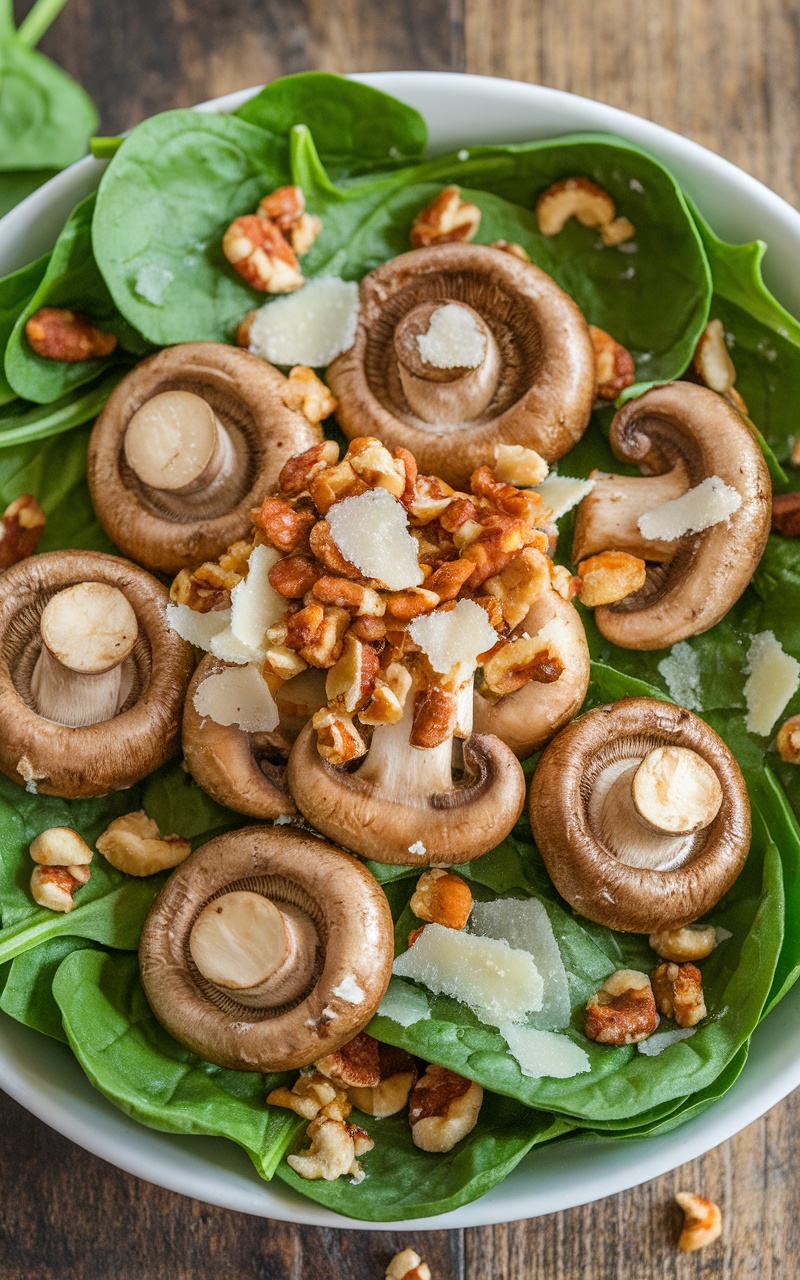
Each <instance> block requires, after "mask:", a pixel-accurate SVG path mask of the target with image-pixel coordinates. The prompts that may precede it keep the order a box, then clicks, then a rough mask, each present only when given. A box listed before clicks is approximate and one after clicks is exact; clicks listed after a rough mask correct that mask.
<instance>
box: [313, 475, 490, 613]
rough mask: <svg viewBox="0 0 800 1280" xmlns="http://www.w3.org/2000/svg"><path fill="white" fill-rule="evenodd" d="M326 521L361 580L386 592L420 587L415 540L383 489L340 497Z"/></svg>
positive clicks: (397, 505)
mask: <svg viewBox="0 0 800 1280" xmlns="http://www.w3.org/2000/svg"><path fill="white" fill-rule="evenodd" d="M327 519H328V523H329V525H330V529H331V537H332V538H333V541H334V542H335V543H336V546H337V547H338V549H339V551H341V553H342V555H343V556H344V558H345V559H346V560H349V561H350V563H351V564H354V565H355V566H356V568H357V569H360V571H361V573H363V575H364V577H365V578H374V579H376V580H377V581H378V582H381V583H382V584H383V585H384V586H385V587H386V588H387V589H388V590H389V591H403V590H405V588H406V587H418V586H420V585H421V583H422V582H423V580H424V574H423V572H422V570H421V569H420V567H419V560H418V559H417V551H418V544H417V540H416V538H413V537H412V536H411V534H410V533H409V530H408V516H407V515H406V512H405V510H404V508H403V507H402V506H401V505H400V503H399V502H398V501H397V499H396V498H393V497H392V495H391V494H390V493H389V492H388V490H387V489H367V491H366V493H359V494H356V496H355V497H353V498H343V499H342V501H341V502H336V503H334V505H333V506H332V507H331V509H330V510H329V512H328V516H327ZM479 607H480V606H479ZM485 616H486V615H485V614H484V617H485Z"/></svg>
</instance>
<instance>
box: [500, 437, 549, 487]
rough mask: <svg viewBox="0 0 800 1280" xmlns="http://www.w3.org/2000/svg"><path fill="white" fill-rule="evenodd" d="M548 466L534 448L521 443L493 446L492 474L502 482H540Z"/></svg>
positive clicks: (524, 483)
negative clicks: (528, 447)
mask: <svg viewBox="0 0 800 1280" xmlns="http://www.w3.org/2000/svg"><path fill="white" fill-rule="evenodd" d="M549 470H550V468H549V467H548V465H547V463H546V462H545V460H544V458H543V457H542V456H541V454H539V453H537V452H536V450H535V449H527V448H525V446H524V445H521V444H497V445H495V448H494V474H495V475H496V477H497V479H498V480H501V481H502V482H503V484H513V485H517V486H519V485H523V486H525V485H535V484H541V483H542V481H543V480H544V478H545V476H546V475H547V473H548V471H549Z"/></svg>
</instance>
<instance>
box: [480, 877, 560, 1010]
mask: <svg viewBox="0 0 800 1280" xmlns="http://www.w3.org/2000/svg"><path fill="white" fill-rule="evenodd" d="M468 928H469V931H470V933H475V934H479V935H480V937H482V938H500V939H502V940H503V941H504V942H507V943H508V945H509V946H510V947H514V948H515V949H516V950H519V951H527V952H528V954H529V955H531V956H533V961H534V964H535V965H536V968H537V969H538V970H539V973H540V974H541V975H542V983H543V989H542V1007H541V1009H540V1010H539V1011H538V1012H537V1013H535V1014H534V1015H533V1016H532V1017H531V1019H530V1022H531V1024H532V1026H534V1027H538V1028H540V1029H541V1030H544V1031H559V1030H561V1028H562V1027H568V1026H569V1022H570V1017H571V1015H572V1007H571V1005H570V999H569V984H568V982H567V971H566V969H565V968H564V964H563V961H562V959H561V952H560V951H559V949H558V943H557V942H556V938H555V934H554V933H553V926H552V925H551V924H550V918H549V916H548V914H547V911H546V910H545V908H544V907H543V905H542V903H541V902H539V901H538V900H537V899H536V898H498V899H497V900H496V901H495V902H474V903H473V904H472V911H471V912H470V917H469V925H468Z"/></svg>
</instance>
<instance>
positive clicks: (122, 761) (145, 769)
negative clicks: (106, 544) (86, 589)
mask: <svg viewBox="0 0 800 1280" xmlns="http://www.w3.org/2000/svg"><path fill="white" fill-rule="evenodd" d="M84 582H99V583H105V584H107V585H109V586H112V587H116V588H117V589H118V590H119V591H121V592H122V594H123V595H124V596H125V597H126V599H127V600H128V602H129V603H130V605H131V606H132V608H133V610H134V612H135V614H136V620H137V623H138V627H139V634H138V637H137V639H136V642H135V644H134V646H133V649H132V652H131V654H130V659H129V661H130V662H131V663H132V684H131V688H130V691H129V693H128V695H127V697H126V699H125V702H124V703H123V705H122V707H121V709H120V710H119V712H118V713H117V714H116V715H114V716H112V718H111V719H108V720H103V721H101V722H100V723H97V724H90V725H86V726H81V727H75V728H72V727H69V726H67V725H65V724H59V723H56V722H55V721H53V720H47V719H44V718H43V717H42V716H41V715H39V714H38V713H37V711H36V710H35V709H34V705H33V699H32V695H31V676H32V673H33V670H34V667H35V665H36V660H37V658H38V656H39V654H40V652H41V648H42V637H41V631H40V621H41V616H42V613H43V611H44V608H45V605H46V604H47V602H48V600H50V599H51V598H52V597H53V596H54V595H56V593H57V592H60V591H63V590H64V589H65V588H67V587H71V586H73V585H75V584H76V583H84ZM168 599H169V597H168V594H167V591H166V589H165V588H164V587H163V586H162V585H161V583H159V582H157V581H156V580H155V578H153V577H151V575H150V574H149V573H146V572H145V570H144V569H140V568H138V567H137V566H136V565H133V564H130V563H129V562H128V561H127V560H122V559H119V558H118V557H117V556H109V555H104V554H101V553H100V552H90V551H51V552H48V553H46V554H44V555H37V556H31V557H30V558H29V559H27V560H22V561H20V563H19V564H16V565H14V566H12V568H10V569H8V570H6V572H5V573H4V574H3V575H2V577H0V769H2V771H3V773H5V774H6V776H7V777H9V778H11V779H13V781H14V782H18V783H20V784H22V785H23V786H24V785H25V784H26V783H27V784H29V785H30V786H31V787H32V788H35V789H36V790H38V791H40V792H42V793H43V794H45V795H56V796H64V797H66V798H68V799H73V798H75V797H79V796H99V795H105V794H107V793H108V792H109V791H116V790H119V789H121V788H124V787H130V786H132V785H133V783H134V782H138V781H139V780H140V779H141V778H144V777H145V776H146V775H147V774H148V773H152V772H153V770H154V769H157V768H158V767H159V766H160V765H162V764H163V763H164V762H165V760H168V759H169V757H170V756H171V755H173V754H174V752H175V750H176V748H177V745H178V732H179V726H180V718H181V712H182V709H183V699H184V695H185V692H186V687H187V685H188V683H189V678H190V676H191V672H192V665H193V659H192V651H191V648H190V647H189V645H188V644H187V643H186V641H185V640H182V639H181V637H180V636H179V635H178V634H177V633H176V632H175V631H173V630H172V628H171V627H170V626H168V624H167V621H166V616H165V611H166V605H167V601H168Z"/></svg>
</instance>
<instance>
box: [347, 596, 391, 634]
mask: <svg viewBox="0 0 800 1280" xmlns="http://www.w3.org/2000/svg"><path fill="white" fill-rule="evenodd" d="M381 604H383V601H381ZM350 631H351V633H352V634H353V635H354V636H355V637H356V639H357V640H368V641H369V643H370V644H380V643H381V641H383V640H385V639H386V623H385V622H384V621H383V618H375V617H372V616H371V615H370V614H364V615H363V616H359V615H357V616H356V618H355V621H354V622H353V625H352V626H351V628H350Z"/></svg>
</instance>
